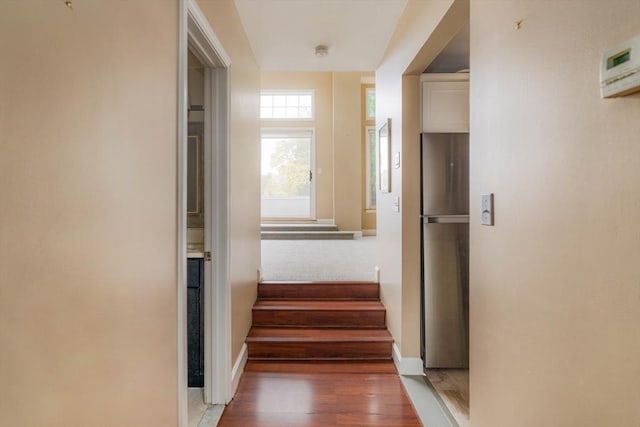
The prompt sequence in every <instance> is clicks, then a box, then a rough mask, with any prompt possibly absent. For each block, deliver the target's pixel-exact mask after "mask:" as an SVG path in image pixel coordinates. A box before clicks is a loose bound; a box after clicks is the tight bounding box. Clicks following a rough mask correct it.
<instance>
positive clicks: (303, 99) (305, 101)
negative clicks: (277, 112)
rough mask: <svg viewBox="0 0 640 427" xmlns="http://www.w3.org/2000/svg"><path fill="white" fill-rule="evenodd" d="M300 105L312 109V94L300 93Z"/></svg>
mask: <svg viewBox="0 0 640 427" xmlns="http://www.w3.org/2000/svg"><path fill="white" fill-rule="evenodd" d="M300 106H301V107H309V110H311V95H300Z"/></svg>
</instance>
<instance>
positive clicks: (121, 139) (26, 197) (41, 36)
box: [0, 0, 178, 427]
mask: <svg viewBox="0 0 640 427" xmlns="http://www.w3.org/2000/svg"><path fill="white" fill-rule="evenodd" d="M177 11H178V8H177V5H176V2H169V1H165V2H158V1H155V0H148V1H144V0H140V1H135V2H128V3H127V6H126V9H125V10H123V9H122V8H119V7H113V5H111V4H109V3H108V2H95V1H94V2H74V8H73V10H69V9H68V8H67V7H66V6H65V5H64V3H63V2H61V1H51V2H49V1H47V2H42V1H20V2H16V1H12V2H7V1H4V2H0V56H1V57H2V64H3V65H2V66H1V67H0V98H1V99H2V100H3V102H2V103H1V104H0V105H1V106H0V129H2V131H1V132H0V194H2V203H0V348H1V349H2V350H0V383H2V384H3V386H2V388H1V390H0V424H2V425H7V426H44V425H46V426H64V427H69V426H101V425H119V426H134V425H138V426H150V425H154V426H175V425H176V423H177V354H178V351H177V332H176V282H177V279H176V275H177V269H176V247H177V241H176V235H177V230H176V221H177V218H176V182H177V176H176V160H177V159H176V152H177V150H176V105H177V97H176V94H177V90H176V89H177V86H176V84H177V74H176V73H177V58H178V55H177V38H176V34H177V21H178V17H177ZM149 408H152V409H149Z"/></svg>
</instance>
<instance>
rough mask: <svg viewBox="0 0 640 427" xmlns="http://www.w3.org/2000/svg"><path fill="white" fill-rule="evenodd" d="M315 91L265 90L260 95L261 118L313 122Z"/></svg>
mask: <svg viewBox="0 0 640 427" xmlns="http://www.w3.org/2000/svg"><path fill="white" fill-rule="evenodd" d="M313 98H314V92H313V90H263V91H262V92H261V93H260V118H261V119H278V120H313V118H314V111H313V110H314V102H313V101H314V99H313Z"/></svg>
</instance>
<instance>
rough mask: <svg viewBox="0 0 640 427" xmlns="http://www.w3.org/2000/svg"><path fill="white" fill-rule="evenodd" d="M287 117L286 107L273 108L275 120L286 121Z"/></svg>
mask: <svg viewBox="0 0 640 427" xmlns="http://www.w3.org/2000/svg"><path fill="white" fill-rule="evenodd" d="M285 117H287V115H286V108H284V107H274V108H273V118H274V119H284V118H285Z"/></svg>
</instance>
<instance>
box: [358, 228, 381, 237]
mask: <svg viewBox="0 0 640 427" xmlns="http://www.w3.org/2000/svg"><path fill="white" fill-rule="evenodd" d="M376 234H378V233H377V230H375V229H373V230H362V235H363V236H375V235H376Z"/></svg>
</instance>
